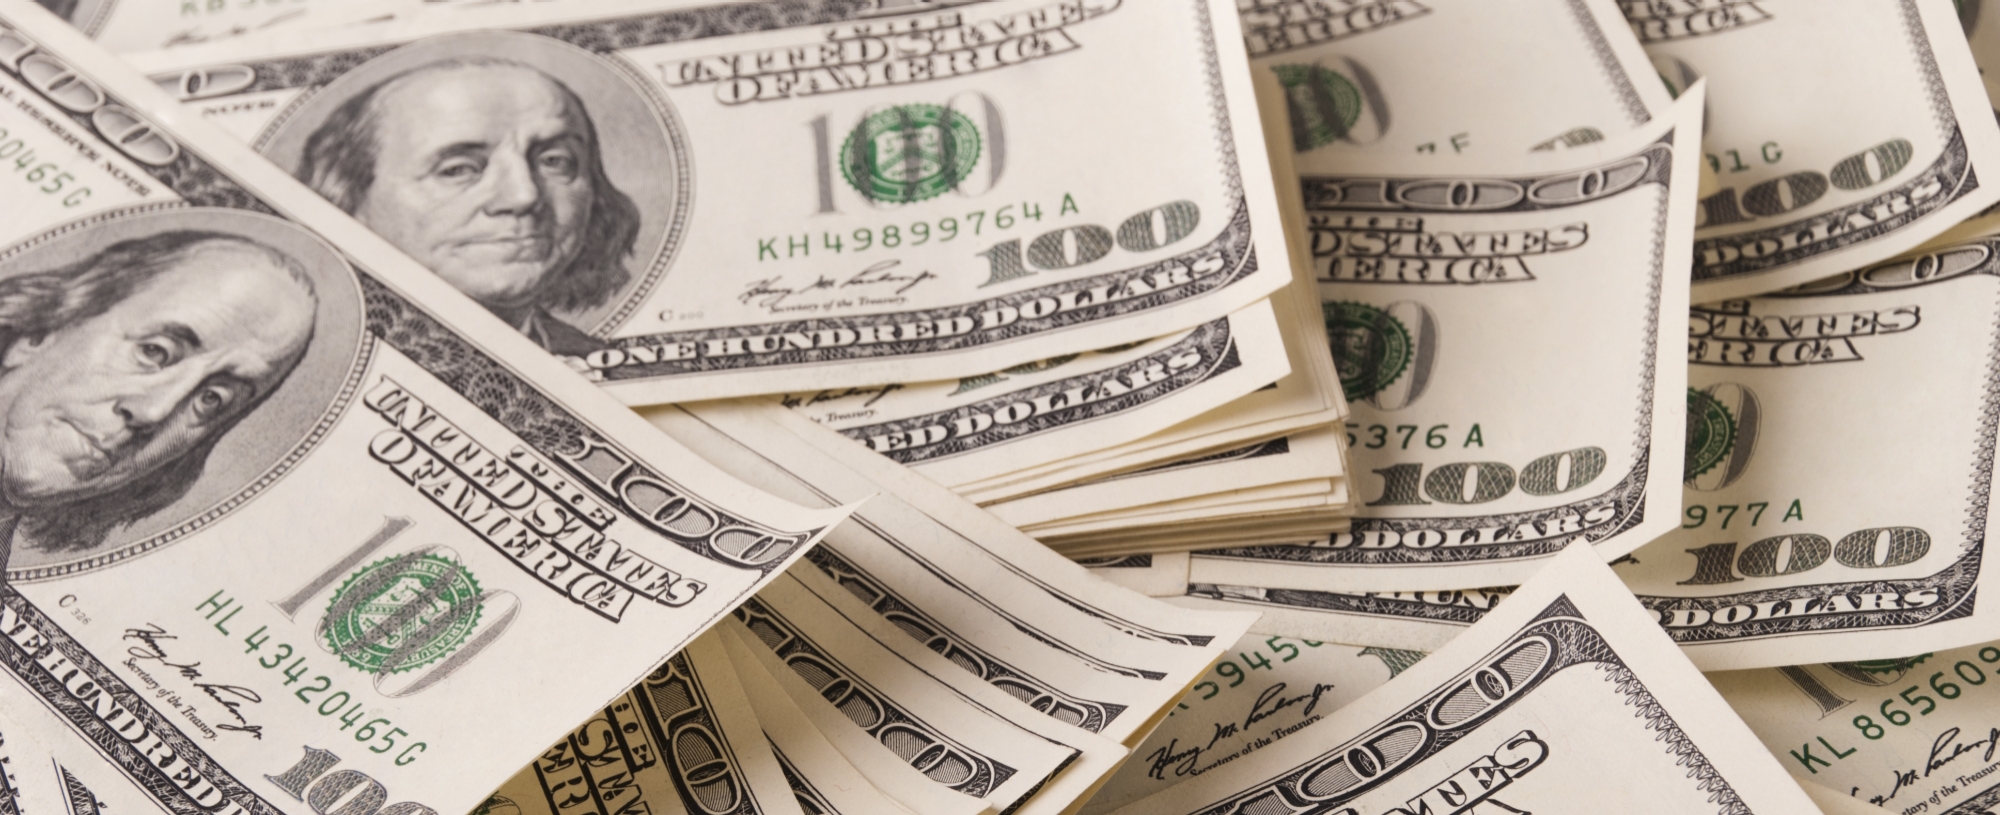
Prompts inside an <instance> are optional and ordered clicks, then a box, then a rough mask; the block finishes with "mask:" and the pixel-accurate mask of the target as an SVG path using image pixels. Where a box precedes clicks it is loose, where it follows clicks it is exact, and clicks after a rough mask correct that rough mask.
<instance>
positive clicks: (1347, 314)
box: [1321, 302, 1412, 402]
mask: <svg viewBox="0 0 2000 815" xmlns="http://www.w3.org/2000/svg"><path fill="white" fill-rule="evenodd" d="M1321 309H1322V310H1323V311H1324V313H1325V316H1326V341H1327V343H1328V344H1329V345H1331V346H1333V367H1334V370H1336V371H1338V372H1339V373H1340V389H1341V391H1342V392H1344V393H1346V394H1347V398H1348V401H1353V402H1359V401H1361V400H1364V399H1367V398H1368V397H1370V396H1374V395H1375V394H1376V393H1377V392H1379V391H1381V390H1382V389H1383V388H1386V387H1388V386H1389V384H1390V383H1392V382H1395V381H1396V378H1397V377H1400V376H1402V375H1403V372H1404V371H1405V370H1408V369H1409V367H1410V357H1411V356H1412V353H1411V350H1412V349H1411V342H1410V330H1409V329H1408V328H1405V327H1404V326H1403V322H1402V321H1401V320H1398V319H1396V318H1395V317H1393V316H1391V315H1390V314H1389V312H1387V311H1383V310H1382V309H1379V308H1376V307H1374V306H1371V305H1368V304H1366V303H1347V302H1336V303H1323V304H1321Z"/></svg>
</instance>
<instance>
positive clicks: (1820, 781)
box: [1707, 643, 2000, 815]
mask: <svg viewBox="0 0 2000 815" xmlns="http://www.w3.org/2000/svg"><path fill="white" fill-rule="evenodd" d="M1995 674H2000V647H1996V646H1995V645H1994V644H1993V643H1986V644H1981V645H1973V646H1968V647H1965V648H1957V649H1953V650H1949V651H1940V652H1937V653H1931V654H1924V655H1922V656H1918V657H1914V658H1910V659H1889V660H1876V661H1867V662H1836V663H1829V664H1819V665H1792V666H1786V667H1782V668H1760V669H1757V670H1747V671H1719V672H1715V673H1710V674H1707V677H1708V680H1709V681H1710V682H1712V683H1714V685H1715V689H1716V690H1717V691H1718V692H1720V693H1721V694H1722V698H1723V699H1725V700H1727V701H1728V702H1729V704H1730V705H1732V706H1734V707H1735V708H1736V712H1737V713H1738V714H1740V715H1741V716H1742V717H1743V720H1744V722H1745V723H1747V724H1749V725H1750V729H1751V730H1752V731H1754V732H1755V733H1756V734H1757V738H1758V739H1759V740H1761V741H1763V743H1764V746H1765V747H1767V748H1769V749H1770V751H1771V753H1772V754H1773V755H1775V756H1777V757H1778V761H1779V762H1780V763H1782V764H1784V765H1785V767H1786V769H1789V770H1791V771H1792V774H1793V775H1796V776H1798V777H1799V778H1800V779H1802V780H1803V781H1805V782H1806V783H1807V784H1809V785H1820V786H1823V787H1825V788H1827V789H1829V790H1830V791H1832V792H1833V793H1834V794H1836V795H1841V796H1845V797H1847V798H1849V799H1850V800H1852V801H1856V802H1861V803H1866V804H1871V805H1874V806H1878V807H1881V808H1882V809H1885V810H1888V811H1890V812H1897V813H1905V814H1906V815H1984V813H1987V812H1991V811H1993V810H1994V809H1995V808H1996V807H2000V754H1996V752H1995V745H1996V744H2000V688H1989V687H1986V685H1988V684H1994V685H2000V683H1994V682H1991V681H1990V680H1991V679H1992V678H1993V677H1994V675H1995ZM1829 812H1831V810H1829Z"/></svg>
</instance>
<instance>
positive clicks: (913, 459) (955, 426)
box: [781, 302, 1289, 487]
mask: <svg viewBox="0 0 2000 815" xmlns="http://www.w3.org/2000/svg"><path fill="white" fill-rule="evenodd" d="M1288 372H1289V370H1288V368H1287V366H1286V363H1285V347H1284V342H1283V341H1282V340H1281V339H1279V335H1278V324H1277V321H1276V319H1275V318H1274V317H1273V315H1272V312H1271V306H1270V304H1269V303H1268V302H1259V303H1256V304H1254V305H1252V306H1251V307H1249V308H1246V309H1244V310H1242V311H1239V312H1237V313H1235V314H1231V315H1229V316H1227V317H1224V318H1222V319H1219V320H1214V321H1211V322H1209V323H1207V324H1204V325H1202V326H1199V327H1196V328H1195V329H1193V330H1191V331H1186V332H1180V333H1176V334H1171V335H1168V336H1165V337H1160V338H1158V339H1154V340H1150V341H1147V342H1143V343H1139V344H1136V345H1130V346H1114V347H1112V348H1107V349H1101V350H1098V351H1094V352H1086V353H1078V354H1064V355H1062V356H1059V357H1054V358H1052V359H1045V360H1040V361H1037V362H1033V363H1030V364H1027V365H1018V366H1014V367H1012V368H1007V369H1004V370H998V371H990V372H985V373H981V374H978V375H975V376H968V377H960V378H956V379H948V380H944V381H941V382H921V383H910V384H903V385H883V386H877V387H870V388H842V389H837V390H821V391H814V392H802V393H790V394H786V395H784V396H783V397H782V399H781V403H782V404H784V405H785V406H786V407H789V408H791V409H793V410H797V411H800V412H802V413H804V414H805V415H806V416H808V417H810V418H812V420H813V421H816V422H819V423H820V424H822V425H825V426H826V427H828V428H831V429H833V430H838V431H840V433H841V435H844V436H846V437H848V438H850V439H853V440H855V441H856V442H858V443H860V444H862V445H864V446H866V447H867V448H868V449H869V450H871V451H874V452H876V453H879V454H881V455H883V456H886V457H888V458H889V459H890V460H892V461H895V462H897V463H899V464H903V465H906V466H908V467H910V468H911V469H914V470H916V471H917V472H920V473H923V474H924V475H925V476H927V477H929V478H931V479H932V480H935V481H937V482H939V483H941V484H944V485H945V486H947V487H958V486H960V485H963V484H966V483H969V482H974V481H978V480H981V479H984V478H990V477H993V476H994V475H997V474H1004V473H1007V472H1009V471H1010V470H1011V469H1012V468H1014V467H1015V466H1017V465H1018V464H1019V463H1024V462H1041V461H1048V460H1052V459H1059V458H1063V457H1064V456H1065V455H1068V454H1071V453H1074V452H1077V451H1088V450H1092V449H1096V448H1102V447H1111V446H1114V445H1118V444H1122V443H1125V442H1130V441H1137V440H1139V439H1143V438H1145V437H1146V436H1148V435H1150V434H1152V433H1155V432H1158V431H1161V430H1165V429H1167V428H1169V427H1172V426H1174V425H1177V424H1180V423H1181V422H1184V421H1187V420H1189V419H1193V418H1195V417H1196V416H1200V415H1201V414H1203V413H1207V412H1208V411H1211V410H1214V409H1216V408H1219V407H1222V406H1223V405H1226V404H1228V403H1229V402H1231V401H1233V400H1235V399H1237V398H1238V397H1241V396H1243V395H1245V394H1248V393H1251V392H1253V391H1255V390H1257V389H1259V388H1262V387H1265V386H1268V385H1270V384H1271V383H1273V382H1276V381H1277V380H1278V378H1279V377H1281V376H1284V375H1285V374H1286V373H1288Z"/></svg>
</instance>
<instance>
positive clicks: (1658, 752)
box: [1116, 543, 1817, 815]
mask: <svg viewBox="0 0 2000 815" xmlns="http://www.w3.org/2000/svg"><path fill="white" fill-rule="evenodd" d="M1257 729H1258V730H1259V731H1260V732H1259V734H1258V735H1259V738H1260V740H1263V739H1269V740H1270V741H1271V743H1270V744H1268V745H1267V746H1263V747H1261V748H1259V749H1257V750H1255V751H1254V752H1251V753H1249V754H1248V755H1242V756H1240V757H1238V756H1233V755H1225V756H1216V757H1214V758H1209V757H1207V756H1204V757H1202V761H1203V762H1205V767H1204V770H1205V771H1203V772H1201V773H1200V774H1199V775H1197V776H1196V777H1194V778H1192V779H1190V780H1187V781H1183V782H1181V783H1180V784H1176V785H1174V786H1172V787H1169V788H1167V789H1165V790H1163V791H1161V792H1159V793H1157V794H1155V795H1153V796H1151V797H1149V798H1145V799H1142V800H1140V801H1139V802H1137V803H1134V804H1131V805H1129V806H1126V807H1123V808H1120V809H1118V810H1116V811H1117V812H1118V813H1120V815H1168V814H1169V813H1171V814H1172V815H1180V814H1181V813H1201V815H1211V814H1214V815H1221V813H1304V812H1325V813H1360V812H1413V813H1414V812H1432V813H1440V812H1448V813H1457V812H1470V813H1482V814H1483V813H1521V812H1562V811H1568V810H1571V809H1573V808H1574V807H1576V806H1577V802H1578V800H1579V798H1580V797H1587V798H1588V799H1589V800H1590V802H1591V804H1590V806H1591V807H1592V808H1593V809H1599V810H1602V811H1606V812H1621V813H1653V812H1657V813H1675V815H1688V814H1689V813H1706V812H1714V813H1746V812H1755V813H1768V814H1770V815H1775V814H1776V813H1797V815H1811V813H1815V812H1817V810H1816V809H1814V808H1813V806H1812V804H1811V803H1810V802H1809V801H1808V800H1807V798H1806V796H1805V794H1804V793H1803V792H1801V791H1800V790H1799V787H1798V785H1797V784H1795V783H1794V782H1793V781H1792V780H1791V777H1790V776H1788V775H1786V774H1785V772H1784V770H1783V769H1781V768H1780V767H1779V765H1778V762H1777V761H1776V760H1775V759H1774V758H1773V757H1772V756H1771V754H1770V753H1768V752H1765V751H1764V750H1763V749H1762V746H1761V745H1759V744H1757V743H1756V741H1755V737H1754V736H1752V735H1751V734H1750V732H1749V729H1748V728H1746V727H1744V725H1743V722H1742V720H1740V719H1738V718H1737V717H1736V716H1735V714H1734V713H1732V712H1731V711H1730V709H1729V707H1728V705H1726V704H1724V703H1723V701H1722V699H1721V698H1720V697H1718V696H1717V695H1716V693H1715V691H1714V690H1712V689H1710V688H1709V687H1708V685H1707V683H1705V682H1703V681H1702V678H1701V674H1699V673H1697V672H1696V671H1695V670H1694V667H1693V666H1691V665H1689V664H1688V662H1687V660H1686V659H1685V658H1683V657H1682V656H1681V655H1680V653H1679V650H1678V649H1676V648H1675V647H1674V645H1673V643H1672V642H1670V641H1669V640H1668V639H1667V638H1666V637H1665V636H1663V635H1662V634H1661V633H1660V631H1659V629H1658V627H1657V626H1655V625H1654V624H1653V623H1652V621H1651V619H1650V617H1649V615H1647V614H1646V613H1645V611H1644V610H1643V609H1641V608H1639V606H1638V604H1637V603H1635V602H1633V600H1632V595H1631V594H1630V593H1629V592H1627V591H1626V590H1625V589H1624V588H1623V587H1622V586H1620V585H1619V584H1618V578H1617V577H1616V576H1615V575H1613V574H1612V573H1611V570H1610V569H1608V568H1606V567H1605V566H1604V564H1603V562H1602V559H1601V558H1599V557H1598V556H1597V554H1596V553H1595V552H1593V551H1591V550H1590V547H1589V545H1588V544H1581V543H1580V544H1577V545H1574V546H1572V547H1571V548H1570V549H1569V550H1568V551H1566V552H1564V553H1563V554H1561V555H1558V556H1557V557H1555V558H1554V559H1552V560H1551V561H1550V562H1549V563H1548V564H1547V565H1546V566H1545V567H1544V568H1543V570H1542V571H1541V572H1540V573H1539V574H1537V575H1536V576H1535V578H1534V579H1533V580H1531V581H1529V582H1528V583H1527V584H1526V585H1524V586H1522V587H1521V590H1520V591H1518V592H1516V593H1515V594H1514V596H1513V597H1512V598H1511V599H1510V600H1509V601H1508V602H1507V604H1506V605H1503V606H1501V607H1500V609H1499V610H1498V611H1495V612H1494V613H1493V614H1491V615H1488V616H1487V617H1486V619H1484V620H1482V621H1481V622H1480V623H1479V624H1478V625H1476V626H1473V627H1472V628H1471V629H1469V630H1467V631H1466V633H1465V634H1464V635H1463V636H1461V637H1459V638H1458V639H1456V640H1453V641H1452V642H1451V644H1449V645H1447V646H1445V647H1444V648H1442V649H1440V650H1439V651H1437V652H1436V653H1433V654H1431V655H1429V656H1426V657H1424V658H1423V659H1422V660H1421V661H1419V662H1417V663H1416V664H1414V665H1411V666H1409V667H1408V668H1406V669H1404V670H1403V671H1402V673H1401V674H1399V675H1398V676H1396V678H1395V679H1392V680H1390V681H1389V682H1388V683H1387V684H1385V685H1383V686H1381V687H1380V688H1377V689H1376V690H1375V691H1374V692H1372V693H1369V694H1368V695H1366V696H1364V697H1362V698H1361V699H1360V700H1358V701H1356V702H1354V703H1352V704H1349V705H1348V706H1346V707H1344V708H1341V709H1339V710H1336V711H1334V712H1333V713H1331V714H1330V715H1328V716H1326V717H1325V718H1323V719H1321V720H1319V721H1316V722H1312V723H1310V724H1305V725H1304V726H1298V725H1297V723H1294V724H1293V725H1287V726H1283V727H1278V728H1275V729H1274V728H1270V727H1258V728H1257Z"/></svg>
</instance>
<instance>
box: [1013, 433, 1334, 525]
mask: <svg viewBox="0 0 2000 815" xmlns="http://www.w3.org/2000/svg"><path fill="white" fill-rule="evenodd" d="M1337 434H1338V431H1334V430H1308V431H1305V432H1302V433H1294V434H1292V435H1289V436H1281V437H1279V438H1275V439H1271V440H1269V441H1260V442H1256V443H1254V444H1249V445H1245V446H1243V447H1237V448H1234V449H1230V450H1223V451H1221V452H1217V453H1210V454H1208V455H1205V456H1199V457H1195V458H1191V459H1183V460H1180V461H1171V462H1168V463H1165V464H1158V465H1154V466H1152V467H1148V468H1146V469H1143V470H1138V471H1136V472H1130V473H1121V474H1119V475H1113V476H1106V477H1103V478H1094V479H1091V480H1089V481H1085V482H1082V483H1079V484H1076V485H1074V486H1069V487H1064V488H1061V489H1056V490H1050V491H1048V492H1043V493H1036V494H1034V495H1030V496H1026V497H1023V498H1016V499H1014V500H1011V501H1001V502H999V503H995V504H992V505H989V506H987V507H986V511H988V512H991V513H993V514H994V515H997V516H999V517H1000V519H1001V520H1003V521H1006V522H1008V523H1010V524H1013V525H1015V526H1018V527H1021V528H1023V529H1024V530H1029V529H1032V528H1033V527H1036V526H1041V525H1047V524H1054V523H1059V522H1061V521H1064V520H1066V519H1071V518H1082V517H1086V516H1092V515H1098V514H1101V513H1109V512H1118V511H1127V512H1135V513H1136V512H1139V511H1142V510H1144V509H1145V508H1147V507H1157V506H1160V505H1162V504H1166V503H1169V502H1175V501H1184V500H1192V499H1198V498H1201V497H1203V496H1210V495H1216V494H1218V493H1225V492H1234V491H1236V490H1244V489H1251V488H1255V487H1264V486H1271V485H1277V484H1284V483H1288V482H1294V481H1300V480H1305V479H1310V478H1314V477H1318V478H1320V479H1335V478H1343V477H1345V476H1346V473H1345V472H1343V471H1342V467H1341V455H1340V446H1339V444H1337V443H1336V442H1335V441H1334V438H1335V436H1336V435H1337Z"/></svg>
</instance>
